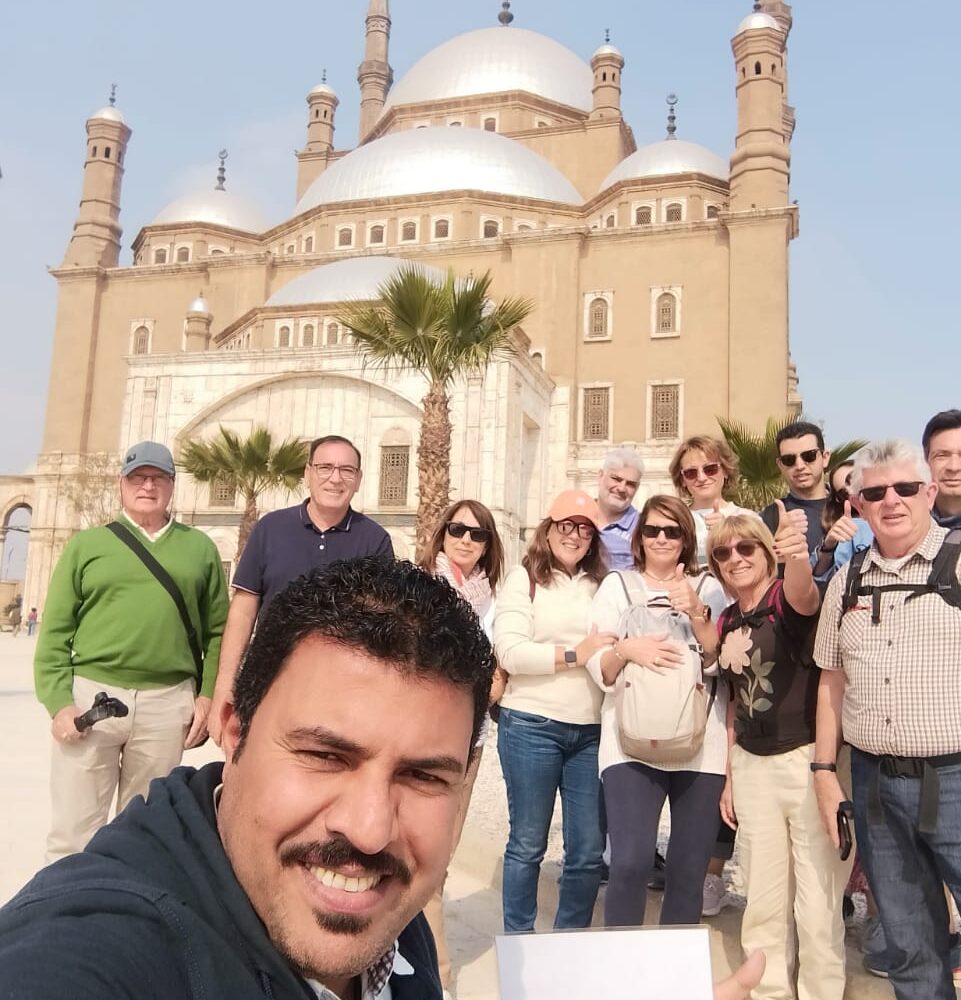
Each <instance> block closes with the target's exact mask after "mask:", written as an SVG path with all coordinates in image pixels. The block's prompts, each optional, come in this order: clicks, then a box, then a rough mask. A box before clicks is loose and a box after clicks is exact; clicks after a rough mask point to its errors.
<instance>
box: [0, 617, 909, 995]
mask: <svg viewBox="0 0 961 1000" xmlns="http://www.w3.org/2000/svg"><path fill="white" fill-rule="evenodd" d="M33 646H34V640H32V639H27V638H26V637H25V636H23V635H21V636H19V637H18V638H16V639H14V638H12V637H11V636H10V635H9V634H8V633H0V761H2V762H3V767H2V769H0V801H2V802H3V803H4V822H3V823H2V824H0V857H2V858H3V864H2V865H0V902H3V901H5V900H7V899H8V898H9V897H10V896H12V895H13V894H14V893H15V892H16V890H17V889H19V888H20V886H21V885H23V883H24V882H26V881H27V879H29V878H30V876H31V875H32V874H33V873H34V871H36V869H37V868H38V867H39V866H40V865H41V864H42V862H43V844H44V838H45V836H46V830H47V822H48V819H49V803H48V799H47V769H48V763H49V719H48V718H47V715H46V713H45V712H44V710H43V709H42V708H41V707H40V706H39V705H38V704H37V702H36V701H35V699H34V696H33V686H32V675H31V661H32V655H33ZM217 756H218V751H217V748H216V747H204V748H201V749H200V750H195V751H191V752H190V753H189V754H187V755H186V757H185V762H187V763H191V764H195V765H196V764H201V763H205V762H206V761H208V760H213V759H216V757H217ZM506 829H507V811H506V803H505V799H504V793H503V781H502V779H501V775H500V767H499V764H498V761H497V752H496V748H495V746H494V744H493V742H492V743H491V744H490V745H489V746H488V748H487V750H486V752H485V754H484V758H483V760H482V762H481V770H480V774H479V775H478V780H477V784H476V786H475V791H474V798H473V801H472V804H471V811H470V814H469V815H468V819H467V824H466V828H465V831H464V837H463V840H462V841H461V846H460V849H459V850H458V852H457V856H456V857H455V859H454V862H453V864H452V866H451V873H450V877H449V879H448V883H447V893H448V898H449V904H448V918H447V922H448V936H449V939H450V945H451V951H452V959H453V963H454V968H455V971H456V975H457V981H456V984H455V994H456V997H457V1000H497V996H498V994H497V974H496V967H495V961H494V951H493V938H494V935H495V934H497V933H499V932H500V930H501V923H500V855H501V852H502V850H503V844H504V840H505V837H506ZM666 829H667V826H666V824H665V829H664V832H665V833H666ZM560 857H561V844H560V832H559V826H558V817H555V824H554V829H553V830H552V835H551V845H550V849H549V851H548V855H547V858H546V859H545V863H544V870H543V874H542V878H541V911H542V913H543V914H544V915H545V916H544V917H542V918H541V920H540V921H539V926H541V927H543V928H544V929H546V928H549V926H550V917H551V915H552V913H553V910H554V908H555V906H556V899H557V877H558V874H559V871H560V868H559V862H560ZM726 880H727V882H728V886H729V895H730V897H731V899H732V903H733V905H732V906H730V907H728V908H726V909H724V910H723V911H722V912H721V915H720V916H718V917H714V918H710V919H709V920H708V921H707V923H708V924H709V925H710V928H711V947H712V957H713V962H714V967H715V972H716V974H717V976H718V977H720V976H721V975H724V974H726V973H727V971H728V970H729V969H730V968H731V967H732V965H734V964H735V963H737V962H738V961H739V958H740V947H739V944H738V928H739V923H740V907H741V906H742V905H743V900H741V899H740V897H739V896H738V895H737V889H738V870H737V866H736V864H730V865H728V871H727V873H726ZM659 906H660V896H659V895H658V894H657V893H652V894H651V900H650V902H649V905H648V913H647V922H648V923H656V920H657V912H658V908H659ZM599 923H600V920H599V913H598V915H597V916H596V917H595V924H599ZM858 937H859V931H858V929H857V928H854V929H853V930H852V931H850V932H849V936H848V961H849V970H850V974H849V982H848V988H847V991H846V992H845V1000H890V998H891V997H893V991H892V990H891V989H890V987H889V986H888V984H887V983H885V982H884V981H882V980H878V979H873V978H871V977H870V976H867V975H865V974H864V973H863V972H862V971H861V956H860V951H859V949H858V948H857V943H858Z"/></svg>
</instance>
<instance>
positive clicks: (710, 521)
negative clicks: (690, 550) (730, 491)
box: [701, 497, 724, 531]
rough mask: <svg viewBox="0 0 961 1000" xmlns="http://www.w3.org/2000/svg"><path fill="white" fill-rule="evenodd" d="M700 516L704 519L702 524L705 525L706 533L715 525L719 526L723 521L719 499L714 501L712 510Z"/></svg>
mask: <svg viewBox="0 0 961 1000" xmlns="http://www.w3.org/2000/svg"><path fill="white" fill-rule="evenodd" d="M701 516H702V517H703V518H704V523H705V524H706V525H707V530H708V531H710V530H711V528H713V527H714V525H715V524H720V523H721V522H722V521H723V520H724V515H723V514H722V513H721V499H720V497H718V499H717V500H715V501H714V505H713V506H712V508H711V509H710V510H709V511H708V512H707V513H706V514H702V515H701Z"/></svg>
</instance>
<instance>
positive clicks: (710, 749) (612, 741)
mask: <svg viewBox="0 0 961 1000" xmlns="http://www.w3.org/2000/svg"><path fill="white" fill-rule="evenodd" d="M621 573H623V574H624V576H625V581H626V582H627V584H628V588H629V589H632V590H634V589H637V590H640V591H641V592H642V593H645V594H646V595H647V600H651V599H652V598H655V597H661V596H665V595H666V591H664V590H652V589H651V588H650V587H648V586H647V584H646V583H645V581H644V577H643V576H641V574H640V573H638V572H637V570H633V569H629V570H621ZM691 583H692V586H695V587H696V586H697V583H696V582H695V580H692V581H691ZM700 597H701V600H702V601H703V602H704V603H705V604H707V605H708V606H709V607H710V609H711V613H712V615H713V619H714V621H717V618H718V615H720V613H721V612H722V611H723V610H724V609H725V608H726V607H727V606H728V604H729V603H730V602H729V601H728V599H727V597H726V596H725V594H724V590H723V589H722V587H721V585H720V584H719V583H718V582H717V580H715V579H714V577H713V576H707V577H706V578H705V580H704V584H703V586H702V587H701V593H700ZM627 607H628V600H627V596H626V595H625V593H624V587H623V586H622V585H621V581H620V580H618V579H617V577H616V576H615V575H614V574H613V573H611V574H609V575H608V576H607V578H606V579H605V580H604V582H603V583H602V584H601V586H600V589H599V590H598V591H597V596H596V597H595V598H594V606H593V608H592V610H591V623H592V624H594V625H596V626H597V628H598V631H600V632H614V633H617V629H618V624H619V623H620V620H621V615H622V614H623V613H624V611H625V609H626V608H627ZM603 655H604V650H599V651H598V652H596V653H595V654H594V655H593V656H592V657H591V658H590V660H588V662H587V671H588V673H589V674H590V676H591V678H592V679H593V681H594V682H595V684H597V686H598V688H599V690H601V691H603V692H604V704H603V706H602V708H601V746H600V750H599V751H598V768H599V770H600V773H601V774H603V773H604V769H605V768H608V767H611V766H612V765H614V764H624V763H628V762H631V761H634V762H635V763H636V761H635V759H634V758H633V757H628V756H627V755H626V754H625V753H624V751H623V750H621V740H620V736H619V735H618V731H617V717H616V714H615V708H614V687H613V685H608V684H605V683H604V678H603V677H602V676H601V657H602V656H603ZM707 673H708V674H713V675H714V677H715V678H716V679H717V696H716V697H715V699H714V707H713V708H712V710H711V714H710V715H709V716H708V718H707V729H706V730H705V732H704V743H703V744H702V745H701V749H700V751H699V752H698V754H697V755H696V756H695V757H693V758H692V759H691V760H689V761H684V762H683V763H682V764H648V765H647V766H648V767H653V768H655V769H657V770H658V771H698V772H700V773H702V774H725V773H726V772H727V719H726V716H727V702H728V685H727V681H726V679H725V678H723V677H717V663H716V662H715V663H714V664H712V666H711V667H710V669H709V670H708V671H707ZM713 684H714V678H712V679H711V680H709V681H708V685H709V687H708V690H709V691H710V689H711V687H712V686H713ZM642 763H646V761H644V762H642Z"/></svg>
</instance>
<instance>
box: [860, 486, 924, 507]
mask: <svg viewBox="0 0 961 1000" xmlns="http://www.w3.org/2000/svg"><path fill="white" fill-rule="evenodd" d="M923 485H924V483H921V482H917V483H889V484H888V485H887V486H865V487H864V489H863V490H861V493H860V496H861V499H862V500H865V501H867V502H868V503H880V502H881V501H882V500H883V499H884V498H885V497H886V496H887V493H888V490H894V492H895V493H897V495H898V496H899V497H916V496H917V495H918V490H920V489H921V487H922V486H923Z"/></svg>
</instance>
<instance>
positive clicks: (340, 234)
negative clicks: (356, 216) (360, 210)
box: [337, 226, 354, 247]
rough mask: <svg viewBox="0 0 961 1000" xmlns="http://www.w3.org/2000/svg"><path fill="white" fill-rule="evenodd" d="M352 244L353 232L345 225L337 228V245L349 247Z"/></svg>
mask: <svg viewBox="0 0 961 1000" xmlns="http://www.w3.org/2000/svg"><path fill="white" fill-rule="evenodd" d="M353 244H354V232H353V230H352V229H349V228H348V227H347V226H344V228H343V229H338V230H337V246H339V247H349V246H353Z"/></svg>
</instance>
